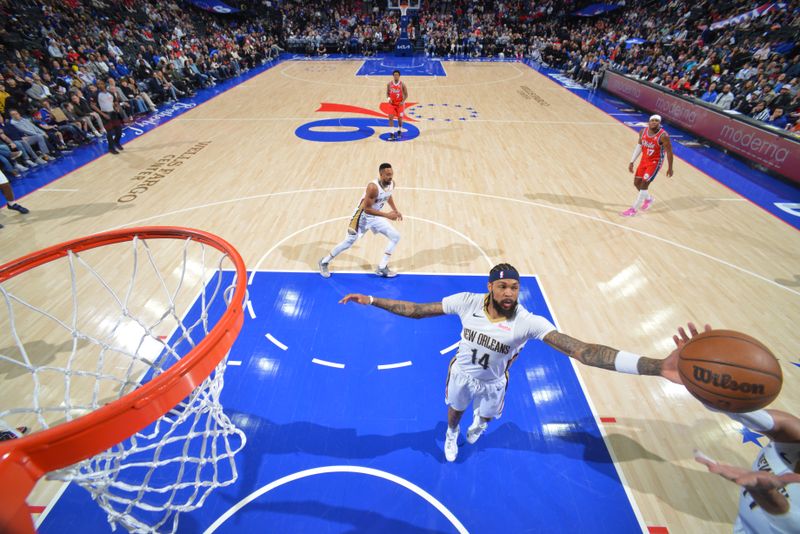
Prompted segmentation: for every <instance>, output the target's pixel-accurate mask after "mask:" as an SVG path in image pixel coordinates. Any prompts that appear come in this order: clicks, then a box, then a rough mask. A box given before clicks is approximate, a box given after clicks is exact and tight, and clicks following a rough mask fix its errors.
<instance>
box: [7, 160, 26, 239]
mask: <svg viewBox="0 0 800 534" xmlns="http://www.w3.org/2000/svg"><path fill="white" fill-rule="evenodd" d="M0 191H2V192H3V196H4V197H5V199H6V207H7V208H8V209H10V210H14V211H18V212H20V213H22V214H23V215H25V214H26V213H28V208H25V207H23V206H21V205H19V204H17V203H16V202H15V197H14V190H13V189H11V184H10V183H8V179H7V178H6V176H5V175H4V174H3V173H2V172H1V171H0ZM0 228H2V225H0Z"/></svg>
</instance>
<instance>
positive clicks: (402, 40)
mask: <svg viewBox="0 0 800 534" xmlns="http://www.w3.org/2000/svg"><path fill="white" fill-rule="evenodd" d="M387 7H388V9H390V10H398V11H400V21H399V22H400V24H399V26H400V36H399V37H398V38H397V42H396V43H395V47H394V52H395V55H396V56H411V55H413V53H414V46H413V43H412V41H414V40H415V38H416V31H415V29H414V23H413V22H412V18H413V17H414V14H413V13H412V14H411V15H409V13H408V12H409V11H412V10H418V9H419V0H388V5H387ZM409 33H411V34H412V35H411V36H409Z"/></svg>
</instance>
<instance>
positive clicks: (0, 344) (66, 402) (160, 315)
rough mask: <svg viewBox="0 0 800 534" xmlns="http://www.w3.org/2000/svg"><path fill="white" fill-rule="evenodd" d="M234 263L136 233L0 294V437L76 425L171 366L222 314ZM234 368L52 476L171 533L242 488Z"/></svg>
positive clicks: (117, 517)
mask: <svg viewBox="0 0 800 534" xmlns="http://www.w3.org/2000/svg"><path fill="white" fill-rule="evenodd" d="M233 267H234V266H233V262H232V261H231V259H230V258H229V257H228V255H226V254H224V253H222V252H220V251H218V250H216V249H215V248H213V247H211V246H207V245H204V244H201V243H199V242H197V241H194V240H192V239H190V238H184V239H151V240H146V239H140V238H138V237H137V238H134V239H133V240H132V241H129V242H124V243H120V244H115V245H106V246H102V247H98V248H94V249H91V250H87V251H84V252H81V253H73V252H72V251H70V252H69V253H68V254H67V255H66V256H65V257H64V258H62V259H59V260H56V261H53V262H51V263H48V264H45V265H42V266H39V267H36V268H33V269H31V270H30V271H27V272H25V273H22V274H20V275H18V276H16V277H14V278H11V279H10V280H8V281H6V282H4V283H2V284H0V383H2V384H3V387H2V388H0V432H11V433H16V432H17V430H16V429H17V428H19V427H28V429H30V432H36V431H39V430H43V429H47V428H50V427H52V426H55V425H58V424H60V423H62V422H65V421H70V420H72V419H75V418H77V417H80V416H82V415H84V414H86V413H89V412H91V411H93V410H96V409H97V408H99V407H102V406H103V405H105V404H107V403H108V402H111V401H113V400H116V399H118V398H120V397H122V396H124V395H126V394H128V393H130V392H131V391H133V390H134V389H136V388H137V387H139V386H140V385H141V384H144V383H146V382H148V381H149V380H151V379H153V378H154V377H156V376H158V375H160V374H161V373H163V372H164V371H166V370H167V369H169V368H170V367H171V366H172V365H174V364H175V362H177V361H178V360H180V359H181V358H182V357H183V356H184V355H186V354H187V353H188V352H189V351H190V350H191V349H192V348H193V347H195V346H196V345H197V344H198V343H199V342H200V341H201V340H202V339H203V338H204V337H205V336H206V335H207V334H208V333H209V331H211V330H212V329H213V328H214V326H215V324H216V323H217V321H218V320H219V318H220V317H221V316H222V314H223V313H224V312H225V310H226V309H227V303H226V291H227V293H228V295H227V298H230V297H229V295H230V293H231V292H230V291H228V290H232V286H233V284H234V281H235V270H234V268H233ZM226 363H227V356H226V358H224V359H223V360H222V362H221V363H220V364H219V365H218V366H217V368H216V369H215V370H214V371H213V372H212V374H211V375H210V376H209V377H208V378H207V379H206V380H205V381H204V382H203V383H202V384H201V385H200V386H198V387H197V388H196V389H195V390H194V391H193V392H192V393H191V394H190V395H189V396H188V397H187V398H185V399H184V400H183V401H182V402H181V403H180V404H178V405H177V406H176V407H175V408H174V409H173V410H172V411H170V412H168V413H167V414H165V415H164V416H163V417H161V418H160V419H158V420H157V421H155V422H154V423H153V424H151V425H150V426H149V427H147V428H145V429H144V430H142V431H140V432H138V433H136V434H134V435H133V436H131V437H130V438H129V439H127V440H125V441H124V442H122V443H119V444H118V445H116V446H114V447H112V448H111V449H109V450H107V451H104V452H102V453H101V454H98V455H97V456H94V457H93V458H90V459H88V460H85V461H83V462H80V463H78V464H75V465H72V466H70V467H68V468H65V469H62V470H60V471H57V472H53V473H50V474H49V475H48V478H50V479H57V480H63V481H72V482H75V483H77V484H79V485H80V486H81V487H83V488H85V489H87V490H88V491H89V492H90V493H91V495H92V497H93V498H94V499H95V501H96V502H97V503H98V504H99V505H100V506H101V507H102V508H103V510H104V511H105V512H106V513H107V514H108V521H109V523H110V524H111V526H112V527H113V528H116V526H118V525H121V526H123V527H124V528H126V529H128V530H130V531H133V532H156V531H157V532H175V531H176V530H177V528H178V520H179V517H180V514H181V513H183V512H188V511H190V510H193V509H195V508H198V507H200V506H202V505H203V502H204V501H205V499H206V498H207V496H208V495H209V493H210V492H211V491H212V490H213V489H214V488H217V487H220V486H226V485H229V484H232V483H233V482H234V481H235V480H236V478H237V471H236V466H235V463H234V455H235V454H236V453H237V452H239V451H240V450H241V449H242V448H243V447H244V445H245V436H244V434H243V433H242V432H241V431H240V430H239V429H238V428H236V426H234V424H233V423H232V422H231V420H230V419H229V418H228V416H227V415H225V413H224V412H223V409H222V405H221V404H220V396H221V393H222V388H223V375H224V372H225V366H226Z"/></svg>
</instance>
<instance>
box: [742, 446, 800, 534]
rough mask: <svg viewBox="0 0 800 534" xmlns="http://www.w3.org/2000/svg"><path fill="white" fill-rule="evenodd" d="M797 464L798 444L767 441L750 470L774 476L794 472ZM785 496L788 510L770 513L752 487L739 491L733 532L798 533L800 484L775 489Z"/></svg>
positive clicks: (799, 458) (799, 453)
mask: <svg viewBox="0 0 800 534" xmlns="http://www.w3.org/2000/svg"><path fill="white" fill-rule="evenodd" d="M798 466H800V443H779V442H775V441H770V442H769V443H768V444H767V445H766V446H765V447H764V448H762V449H761V451H760V452H759V453H758V456H757V457H756V461H755V462H753V466H752V470H753V471H761V472H767V473H772V474H775V475H777V476H781V475H786V474H789V473H794V472H795V470H796V469H798ZM775 491H777V492H778V493H779V494H780V495H781V496H782V497H783V498H785V499H786V501H787V503H788V506H789V509H788V510H787V511H786V512H784V513H782V514H771V513H769V512H767V511H766V510H765V509H764V507H763V506H761V505H760V504H759V503H758V502H757V500H756V497H754V495H753V492H752V491H751V490H747V489H744V490H742V495H741V497H740V499H739V516H738V517H737V518H736V523H735V524H734V527H733V532H734V534H761V533H762V532H766V533H769V534H791V533H797V532H800V483H795V484H787V485H786V486H784V487H781V488H776V489H775Z"/></svg>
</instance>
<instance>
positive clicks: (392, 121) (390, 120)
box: [389, 112, 394, 141]
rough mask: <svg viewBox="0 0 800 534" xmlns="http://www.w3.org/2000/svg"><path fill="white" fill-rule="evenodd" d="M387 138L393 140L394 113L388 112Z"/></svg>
mask: <svg viewBox="0 0 800 534" xmlns="http://www.w3.org/2000/svg"><path fill="white" fill-rule="evenodd" d="M389 140H390V141H394V115H392V113H391V112H389Z"/></svg>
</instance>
